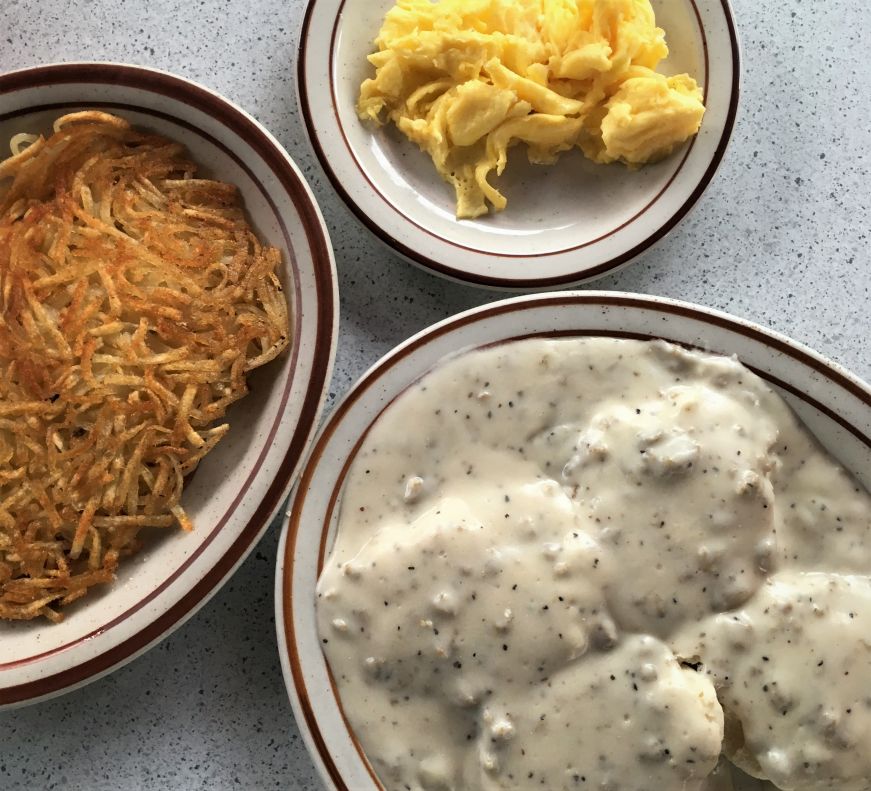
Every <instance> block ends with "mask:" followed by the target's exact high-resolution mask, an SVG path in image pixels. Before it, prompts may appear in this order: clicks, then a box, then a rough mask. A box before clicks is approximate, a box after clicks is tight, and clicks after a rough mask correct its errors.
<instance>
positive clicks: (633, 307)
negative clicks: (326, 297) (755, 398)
mask: <svg viewBox="0 0 871 791" xmlns="http://www.w3.org/2000/svg"><path fill="white" fill-rule="evenodd" d="M580 335H603V336H611V337H618V338H638V339H642V340H649V339H654V338H662V339H665V340H668V341H672V342H674V343H678V344H682V345H687V346H693V347H698V348H702V349H705V350H706V351H710V352H715V353H719V354H725V355H733V354H734V355H737V357H738V358H739V359H740V360H741V362H743V363H744V364H745V365H747V366H748V367H750V368H751V369H752V370H753V371H754V372H755V373H757V374H758V375H759V376H761V377H762V378H763V379H765V380H766V381H767V382H768V383H769V384H770V385H771V386H772V387H773V388H774V389H775V390H776V391H777V392H779V393H780V394H781V395H782V396H783V397H784V398H785V399H786V401H787V402H788V403H789V405H790V406H791V407H792V408H793V409H794V410H795V412H796V413H797V415H798V416H799V418H800V419H801V420H803V421H804V423H805V425H806V426H807V427H808V428H809V429H810V430H811V431H812V432H813V434H814V435H815V436H816V437H817V439H818V440H819V441H820V442H821V443H822V444H823V445H824V446H825V448H826V449H827V450H828V451H829V452H830V453H831V454H832V455H833V456H834V457H836V458H837V459H838V460H839V461H840V462H841V463H842V464H843V465H844V466H845V467H846V469H847V470H849V471H851V472H852V473H853V474H854V475H856V476H857V478H858V479H859V480H860V481H861V482H862V483H863V484H864V485H865V486H866V487H871V386H869V385H868V384H866V383H865V382H863V381H861V380H860V379H858V378H857V377H856V376H854V375H853V374H851V373H849V372H848V371H846V370H844V369H843V368H842V367H841V366H839V365H837V364H836V363H834V362H831V361H830V360H827V359H826V358H824V357H822V356H821V355H819V354H817V353H816V352H813V351H811V350H810V349H808V348H806V347H805V346H802V345H800V344H798V343H796V342H795V341H792V340H790V339H788V338H786V337H784V336H783V335H779V334H777V333H775V332H772V331H771V330H767V329H765V328H763V327H760V326H758V325H756V324H752V323H750V322H748V321H744V320H742V319H738V318H735V317H733V316H729V315H728V314H726V313H720V312H719V311H714V310H710V309H708V308H702V307H698V306H695V305H690V304H688V303H685V302H677V301H675V300H670V299H664V298H660V297H649V296H638V295H631V294H623V293H617V292H606V291H599V292H597V291H585V292H563V293H557V294H548V295H541V296H527V297H519V298H514V299H509V300H504V301H501V302H495V303H492V304H489V305H485V306H483V307H480V308H476V309H474V310H470V311H467V312H466V313H461V314H459V315H457V316H454V317H453V318H449V319H447V320H445V321H442V322H440V323H439V324H435V325H433V326H432V327H430V328H428V329H426V330H424V331H423V332H420V333H418V334H417V335H415V336H414V337H412V338H410V339H409V340H408V341H406V342H405V343H403V344H401V345H400V346H398V347H397V348H395V349H394V350H393V351H391V352H390V353H389V354H387V355H386V356H385V357H383V358H382V359H381V360H379V361H378V362H377V363H376V364H375V365H374V366H373V367H372V368H370V369H369V371H368V372H367V373H365V374H364V375H363V377H362V378H361V379H360V380H359V381H358V382H357V384H356V385H355V386H354V388H353V389H352V390H351V391H350V392H349V393H348V395H347V396H346V397H345V398H344V400H343V401H342V402H341V404H339V405H338V406H337V407H336V408H335V410H334V411H333V412H332V413H331V415H330V417H329V420H328V421H327V423H326V424H325V425H324V427H323V428H322V430H321V431H320V433H319V435H318V437H317V439H316V440H315V444H314V446H313V448H312V451H311V454H310V456H309V458H308V461H307V462H306V466H305V468H304V469H303V472H302V475H301V477H300V481H299V485H298V487H297V490H296V494H295V498H294V501H293V504H292V507H291V510H290V513H289V519H288V521H287V522H286V523H285V525H284V530H283V532H282V537H281V544H280V546H279V551H278V567H277V571H276V579H275V599H276V628H277V630H278V646H279V651H280V653H281V663H282V669H283V671H284V679H285V683H286V685H287V689H288V694H289V695H290V700H291V703H292V704H293V709H294V713H295V714H296V721H297V724H298V725H299V728H300V730H301V731H302V733H303V736H304V738H305V740H306V744H307V745H308V748H309V750H310V752H311V755H312V758H313V760H314V762H315V764H316V765H317V767H318V769H319V771H320V773H321V776H322V777H323V779H324V781H325V782H326V783H327V784H328V787H331V788H339V789H354V790H355V791H364V790H368V789H377V788H380V786H379V785H378V783H377V780H375V777H374V775H373V774H372V772H371V769H370V768H369V765H368V763H367V762H366V760H365V759H364V757H363V754H362V751H361V749H360V746H359V743H358V742H357V740H356V738H355V737H354V734H353V733H352V732H351V730H350V728H349V726H348V723H347V722H346V720H345V718H344V715H343V713H342V709H341V705H340V703H339V698H338V694H337V691H336V686H335V683H334V681H333V678H332V676H331V675H330V671H329V668H328V666H327V662H326V660H325V658H324V655H323V653H322V652H321V643H320V639H319V636H318V632H317V623H316V619H315V585H316V582H317V579H318V576H319V574H320V570H321V568H322V567H323V563H324V559H325V557H326V554H327V552H328V551H329V549H330V546H331V543H332V538H333V536H334V535H335V529H336V524H337V519H338V513H339V507H340V502H341V491H342V486H343V483H344V480H345V476H346V474H347V472H348V470H349V468H350V466H351V463H352V462H353V459H354V457H355V454H356V453H357V451H358V449H359V448H360V446H361V444H362V442H363V440H364V439H365V437H366V434H367V432H368V430H369V428H370V427H371V426H372V424H373V423H374V422H375V420H376V419H377V418H378V416H379V414H380V413H381V412H382V410H384V408H385V407H386V406H388V405H389V404H390V403H391V402H392V401H393V399H395V398H396V397H397V396H398V395H399V394H400V393H402V392H403V391H404V390H405V389H406V388H407V387H409V386H410V385H411V384H412V383H414V382H415V381H417V380H418V379H419V378H420V377H421V376H422V375H423V374H425V373H426V372H427V371H429V370H430V369H431V368H432V367H433V366H434V365H436V364H437V363H438V362H439V361H440V360H442V359H443V358H444V357H445V356H447V355H451V354H455V353H456V352H457V351H458V350H462V349H472V348H476V347H481V346H487V345H491V344H495V343H500V342H505V341H509V340H516V339H519V338H526V337H535V336H544V337H554V336H558V337H559V336H580ZM751 788H756V786H754V785H750V786H745V787H743V788H740V787H739V788H738V791H750V789H751Z"/></svg>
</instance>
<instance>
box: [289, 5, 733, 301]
mask: <svg viewBox="0 0 871 791" xmlns="http://www.w3.org/2000/svg"><path fill="white" fill-rule="evenodd" d="M392 5H393V0H374V2H372V0H311V1H310V3H309V6H308V9H307V11H306V16H305V20H304V22H303V27H302V33H301V38H300V53H299V60H298V69H297V88H298V94H299V99H300V108H301V113H302V117H303V119H304V120H305V123H306V127H307V129H308V134H309V138H310V140H311V142H312V145H313V147H314V150H315V152H316V153H317V155H318V158H319V159H320V162H321V165H322V166H323V167H324V170H325V171H326V173H327V175H328V176H329V178H330V180H331V181H332V183H333V186H334V187H335V189H336V191H337V192H338V193H339V195H340V196H341V197H342V198H343V199H344V201H345V203H347V204H348V206H349V207H350V208H351V210H352V211H353V212H354V213H355V214H356V215H357V217H358V219H359V220H360V221H361V222H362V223H363V224H364V225H366V226H367V227H368V228H369V230H371V231H372V232H373V233H374V234H375V235H376V236H378V237H379V238H380V239H381V240H382V241H383V242H385V243H386V244H387V245H389V246H390V247H392V248H393V249H394V250H396V251H397V252H399V253H400V254H401V255H403V256H404V257H405V258H407V259H408V260H409V261H411V262H412V263H415V264H418V265H420V266H423V267H425V268H427V269H429V270H431V271H433V272H436V273H438V274H441V275H444V276H446V277H449V278H452V279H456V280H461V281H465V282H467V283H471V284H474V285H480V286H487V287H493V288H514V289H519V288H546V287H554V286H557V285H566V284H570V283H580V282H582V281H586V280H590V279H593V278H595V277H599V276H601V275H603V274H605V273H606V272H610V271H613V270H615V269H617V268H619V267H621V266H624V265H625V264H627V263H629V262H630V261H632V260H633V259H634V258H636V257H637V256H638V255H640V254H641V253H642V252H644V251H645V250H647V249H649V248H650V247H651V246H652V245H654V244H655V243H656V242H658V241H659V240H660V239H662V238H663V237H664V236H665V235H666V234H667V233H668V232H669V231H670V230H671V229H672V228H674V226H675V225H676V224H677V223H678V222H679V221H680V220H681V219H682V218H683V217H684V216H685V215H686V214H687V212H688V211H689V210H690V208H692V206H693V204H695V202H696V201H697V200H698V198H699V197H700V196H701V194H702V192H703V191H704V189H705V187H707V185H708V183H709V182H710V180H711V178H712V177H713V175H714V172H715V171H716V169H717V166H718V165H719V163H720V160H721V159H722V157H723V154H724V152H725V149H726V145H727V143H728V141H729V136H730V135H731V132H732V127H733V125H734V121H735V114H736V111H737V106H738V79H739V54H738V42H737V38H736V34H735V26H734V23H733V20H732V12H731V8H730V6H729V0H653V6H654V9H655V11H656V15H657V23H658V24H659V26H660V27H662V28H664V29H665V30H666V33H667V40H668V43H669V47H670V49H671V55H670V56H669V58H668V59H667V60H666V61H665V62H664V63H663V70H664V71H665V72H667V73H679V72H683V71H687V72H689V73H690V74H691V75H693V76H694V77H696V79H697V80H698V82H699V84H700V85H702V86H703V88H704V92H705V102H706V105H707V112H706V113H705V118H704V121H703V122H702V128H701V131H700V132H699V134H698V136H697V137H696V138H694V139H693V140H692V141H690V142H688V143H687V144H686V145H684V146H683V147H682V148H680V149H679V150H678V151H676V152H675V153H674V154H673V155H672V156H670V157H668V158H667V159H666V160H664V161H663V162H660V163H657V164H655V165H651V166H648V167H646V168H643V169H641V170H639V171H635V172H631V171H629V170H627V169H626V168H624V167H623V166H619V165H612V166H607V167H604V166H601V165H595V164H593V163H591V162H589V161H587V160H585V159H584V157H583V156H582V155H581V153H580V152H579V151H572V152H567V153H566V154H563V156H562V158H561V159H560V161H559V164H558V165H557V166H554V167H549V168H543V167H541V166H539V165H529V164H528V163H527V162H526V161H525V157H524V154H523V151H522V150H521V149H522V147H520V146H518V147H516V148H515V149H513V150H512V158H511V162H510V163H509V167H508V169H507V170H506V173H505V175H504V176H503V177H502V178H501V180H500V181H499V184H500V186H501V187H503V188H504V190H503V191H504V193H505V195H506V196H507V198H508V201H509V203H508V208H507V209H506V210H505V211H504V212H501V213H498V214H491V215H490V216H487V217H482V218H478V219H477V220H461V221H458V220H457V219H456V218H455V216H454V193H453V189H452V188H451V187H450V185H448V184H446V183H445V182H444V181H442V179H441V177H440V176H439V175H438V173H437V172H436V171H435V169H434V168H433V166H432V163H431V161H430V159H429V157H428V156H427V155H426V154H424V153H422V152H421V151H420V150H419V149H418V148H417V146H416V145H414V144H413V143H411V142H410V141H408V140H406V139H405V138H404V137H402V135H400V134H399V133H398V132H397V131H396V129H395V128H394V127H393V126H392V125H390V126H386V127H383V128H381V129H373V128H371V127H370V126H369V125H367V124H364V123H363V122H361V121H360V120H359V118H358V117H357V114H356V111H355V106H356V102H357V95H358V92H359V89H360V84H361V83H362V82H363V80H364V79H365V78H366V77H369V76H371V74H372V73H373V69H372V67H371V66H370V65H369V63H368V62H367V60H366V56H367V55H368V54H369V53H370V52H371V51H372V49H373V44H372V41H373V39H374V38H375V36H376V34H377V32H378V29H379V27H380V25H381V20H382V18H383V16H384V14H385V12H386V11H387V10H388V9H389V8H390V7H391V6H392Z"/></svg>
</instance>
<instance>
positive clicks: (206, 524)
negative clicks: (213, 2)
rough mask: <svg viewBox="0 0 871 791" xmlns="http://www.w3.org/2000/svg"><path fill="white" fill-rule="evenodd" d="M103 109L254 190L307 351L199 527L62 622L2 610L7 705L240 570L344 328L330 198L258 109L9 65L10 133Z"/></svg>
mask: <svg viewBox="0 0 871 791" xmlns="http://www.w3.org/2000/svg"><path fill="white" fill-rule="evenodd" d="M83 108H98V109H104V110H106V111H108V112H112V113H115V114H117V115H120V116H123V117H124V118H126V119H127V120H129V121H131V122H132V123H133V124H135V125H136V126H138V127H141V128H145V129H148V130H151V131H155V132H158V133H161V134H163V135H165V136H166V137H169V138H172V139H173V140H177V141H179V142H181V143H183V144H184V145H185V146H186V148H187V150H188V152H189V153H190V155H191V157H192V158H193V160H194V161H195V162H196V163H197V164H198V165H200V166H201V169H200V172H201V173H203V174H206V175H208V176H211V177H214V178H218V179H221V180H223V181H227V182H230V183H232V184H235V185H237V186H238V187H239V189H240V191H241V194H242V197H243V199H244V202H245V208H246V211H247V213H248V217H249V219H250V220H251V222H252V224H253V226H254V228H255V229H256V230H257V232H258V236H259V237H260V238H261V239H263V240H265V241H268V242H269V243H270V244H272V245H274V246H276V247H278V248H279V249H280V250H281V252H282V260H283V264H284V266H283V268H282V271H281V272H280V273H279V275H280V277H281V279H282V282H283V284H284V287H285V288H284V290H285V293H286V294H287V295H288V298H289V300H290V303H291V310H292V313H291V328H292V334H293V344H292V348H291V349H290V350H289V352H288V353H285V354H284V355H282V356H281V357H279V358H278V359H277V360H274V361H273V362H271V363H270V364H269V365H267V366H264V367H263V368H262V369H259V370H258V371H257V372H255V373H254V374H252V376H251V377H250V378H249V385H250V387H251V393H250V394H249V395H248V396H247V397H246V398H245V399H244V400H243V401H242V402H240V403H239V404H236V405H234V406H233V407H232V409H231V410H230V411H229V412H228V415H227V419H228V422H229V423H230V431H229V433H228V434H227V436H226V437H224V439H223V440H222V441H221V442H220V443H219V444H218V446H217V447H216V448H215V450H213V451H212V452H211V453H210V454H209V455H208V456H207V457H206V458H205V459H204V460H203V462H202V463H201V464H200V465H199V467H198V469H197V471H196V474H195V475H194V476H193V477H192V478H191V479H190V480H189V482H188V484H187V486H186V487H185V491H184V496H183V500H182V502H183V504H184V506H185V509H186V510H187V512H188V513H189V514H190V516H191V517H192V518H193V521H194V525H195V529H194V531H193V532H192V533H184V532H182V531H181V530H171V531H165V532H162V533H152V534H151V535H149V536H147V538H146V541H145V546H144V547H143V549H142V551H141V552H139V553H138V554H137V555H136V556H135V557H133V558H130V559H128V561H127V562H126V563H122V564H121V567H120V568H119V571H118V579H117V580H116V581H115V582H114V583H113V584H112V585H108V586H105V588H104V589H101V590H99V591H97V590H95V591H93V592H92V594H91V595H89V596H87V597H85V598H84V599H82V600H81V601H80V602H76V603H75V604H73V605H71V606H70V607H69V608H68V609H67V610H66V611H65V616H66V617H65V619H64V621H63V622H62V623H60V624H56V625H53V624H49V623H48V622H44V621H41V620H40V621H28V622H13V623H9V622H0V707H3V706H10V705H21V704H24V703H29V702H33V701H36V700H39V699H42V698H45V697H48V696H51V695H56V694H59V693H61V692H64V691H67V690H70V689H73V688H75V687H78V686H81V685H82V684H85V683H87V682H89V681H92V680H94V679H95V678H98V677H99V676H101V675H104V674H105V673H108V672H109V671H111V670H113V669H114V668H117V667H119V666H120V665H122V664H124V663H125V662H128V661H130V660H131V659H132V658H133V657H135V656H136V655H138V654H140V653H141V652H143V651H145V650H146V649H147V648H149V647H150V646H152V645H154V644H155V643H156V642H157V641H158V640H160V639H161V638H163V637H165V636H166V635H167V634H169V632H171V631H172V630H173V629H176V628H177V627H178V626H180V625H181V624H182V623H183V622H184V621H185V620H186V619H187V618H189V617H190V616H191V615H193V613H194V612H196V610H197V609H198V608H199V607H201V606H202V605H203V604H204V603H205V602H206V601H207V600H208V599H209V598H210V597H211V596H212V595H213V594H214V593H215V592H216V591H217V590H218V588H219V587H220V586H221V585H222V584H223V583H224V582H225V581H226V580H227V579H228V578H229V576H230V575H231V574H232V573H233V571H234V570H235V569H236V567H237V566H238V565H239V564H240V563H241V562H242V560H244V558H245V557H246V556H247V554H248V553H249V552H250V551H251V549H252V548H253V547H254V545H255V543H256V542H257V539H258V538H259V537H260V536H261V535H262V533H263V531H264V530H265V529H266V527H267V525H268V524H269V522H270V520H271V519H272V517H273V516H274V515H275V513H276V512H277V511H278V509H279V508H280V507H281V505H282V503H283V502H284V498H285V497H286V496H287V494H288V492H289V491H290V487H291V484H292V483H293V481H294V480H295V477H296V472H297V469H298V467H299V464H300V462H301V460H302V459H303V457H304V455H305V453H306V451H307V450H308V447H309V444H310V442H311V438H312V436H313V434H314V430H315V427H316V426H317V423H318V419H319V416H320V412H321V408H322V406H323V401H324V396H325V392H326V388H327V386H328V384H329V380H330V373H331V371H332V365H333V357H334V354H335V347H336V338H337V333H338V295H337V284H336V271H335V264H334V262H333V256H332V248H331V246H330V241H329V237H328V235H327V229H326V226H325V225H324V222H323V219H322V218H321V215H320V212H319V210H318V207H317V205H316V203H315V199H314V197H313V195H312V193H311V191H310V190H309V188H308V186H307V185H306V183H305V180H304V179H303V177H302V175H301V174H300V172H299V170H298V169H297V167H296V166H295V165H294V164H293V162H292V161H291V160H290V158H289V157H288V156H287V153H286V152H285V151H284V149H283V148H282V147H281V145H280V144H279V143H278V142H277V141H276V140H275V138H273V137H272V135H270V134H269V132H267V131H266V130H265V129H264V128H263V127H262V126H260V124H258V123H257V121H255V120H254V119H253V118H252V117H251V116H250V115H248V114H247V113H245V112H244V111H243V110H241V109H240V108H238V107H236V106H235V105H233V104H231V103H230V102H229V101H227V100H226V99H223V98H221V97H220V96H218V95H217V94H215V93H212V92H211V91H209V90H207V89H206V88H203V87H201V86H199V85H195V84H194V83H191V82H188V81H187V80H184V79H182V78H180V77H174V76H172V75H170V74H166V73H164V72H159V71H153V70H151V69H143V68H139V67H135V66H124V65H119V64H111V63H69V64H62V65H56V66H43V67H39V68H33V69H25V70H23V71H17V72H12V73H10V74H5V75H2V76H0V141H8V140H9V138H10V137H11V136H12V135H13V134H15V133H17V132H43V133H50V131H51V124H52V121H53V120H54V119H55V118H57V117H59V116H60V115H63V114H64V113H68V112H71V111H73V110H76V109H83Z"/></svg>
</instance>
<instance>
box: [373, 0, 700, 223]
mask: <svg viewBox="0 0 871 791" xmlns="http://www.w3.org/2000/svg"><path fill="white" fill-rule="evenodd" d="M375 45H376V47H377V49H378V51H377V52H375V53H373V54H372V55H370V56H369V61H370V62H371V63H372V65H373V66H374V67H375V76H374V77H373V78H370V79H367V80H366V81H365V82H363V84H362V86H361V87H360V98H359V101H358V104H357V112H358V113H359V115H360V117H361V118H362V119H364V120H371V121H374V122H376V123H379V124H380V123H385V122H386V121H392V122H393V123H394V124H396V126H397V128H398V129H399V130H400V131H401V132H402V133H403V134H404V135H406V136H407V137H408V138H409V139H410V140H413V141H414V142H415V143H417V145H418V146H420V148H421V149H423V150H424V151H426V152H427V153H428V154H429V155H430V157H431V158H432V161H433V163H434V164H435V167H436V169H437V170H438V172H439V173H440V174H441V175H442V177H443V178H444V179H445V180H446V181H447V182H449V183H450V184H452V185H453V187H454V189H455V191H456V198H457V217H458V218H461V219H462V218H472V217H478V216H480V215H482V214H487V213H488V211H489V210H490V207H491V206H492V207H493V209H495V210H496V211H499V210H502V209H504V208H505V206H506V204H507V201H506V199H505V196H504V195H502V193H500V192H499V190H497V189H496V188H495V187H494V186H493V185H492V184H491V183H490V180H489V179H490V177H491V174H492V173H494V172H495V173H496V174H497V175H499V174H501V173H502V172H503V170H504V169H505V165H506V162H507V151H508V148H509V147H510V146H512V145H514V144H516V143H520V142H523V143H526V145H527V152H528V156H529V161H530V162H533V163H540V164H552V163H553V162H555V161H556V158H557V157H558V155H559V154H560V153H561V152H562V151H567V150H568V149H571V148H574V147H579V148H580V149H581V150H582V151H583V152H584V154H585V155H586V156H588V157H589V158H590V159H592V160H594V161H595V162H601V163H610V162H623V163H625V164H627V165H629V166H630V167H636V166H638V165H642V164H644V163H647V162H652V161H654V160H657V159H661V158H662V157H665V156H668V155H669V154H670V153H671V152H672V151H673V150H674V148H675V147H676V146H678V145H680V144H681V143H683V142H684V141H685V140H687V139H688V138H689V137H691V136H692V135H694V134H695V133H696V132H698V130H699V126H700V124H701V122H702V116H703V115H704V112H705V108H704V104H703V102H702V98H703V97H702V92H701V89H700V88H699V86H698V85H697V84H696V81H695V80H694V79H693V78H692V77H690V76H689V75H687V74H681V75H678V76H676V77H666V76H664V75H662V74H659V73H657V72H656V71H655V69H656V67H657V65H658V64H659V62H660V61H661V60H662V59H663V58H665V57H666V56H667V55H668V47H667V46H666V44H665V33H664V32H663V30H662V29H661V28H658V27H657V26H656V19H655V16H654V13H653V8H652V7H651V5H650V0H436V1H435V2H433V0H399V2H397V4H396V5H395V6H394V7H393V8H391V9H390V11H388V12H387V15H386V16H385V18H384V23H383V25H382V27H381V30H380V32H379V33H378V37H377V38H376V39H375Z"/></svg>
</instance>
